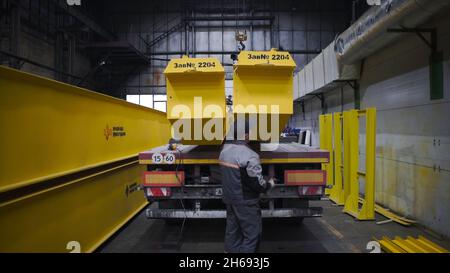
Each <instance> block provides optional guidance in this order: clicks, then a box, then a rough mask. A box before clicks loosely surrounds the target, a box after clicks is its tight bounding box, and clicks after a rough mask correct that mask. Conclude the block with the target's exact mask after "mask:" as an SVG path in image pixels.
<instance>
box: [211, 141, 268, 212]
mask: <svg viewBox="0 0 450 273" xmlns="http://www.w3.org/2000/svg"><path fill="white" fill-rule="evenodd" d="M219 161H220V165H221V167H222V187H223V201H224V202H225V203H226V204H243V205H246V204H248V205H251V204H256V203H258V202H259V195H260V193H262V192H265V191H266V190H267V183H266V181H265V180H264V178H263V176H262V168H261V162H260V159H259V155H258V154H257V153H256V152H254V151H253V150H252V149H250V147H248V145H246V144H245V142H244V141H236V142H233V143H227V144H225V145H224V147H223V149H222V152H221V153H220V157H219Z"/></svg>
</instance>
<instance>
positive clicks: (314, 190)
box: [298, 186, 323, 196]
mask: <svg viewBox="0 0 450 273" xmlns="http://www.w3.org/2000/svg"><path fill="white" fill-rule="evenodd" d="M298 194H299V195H301V196H307V195H323V186H301V187H298Z"/></svg>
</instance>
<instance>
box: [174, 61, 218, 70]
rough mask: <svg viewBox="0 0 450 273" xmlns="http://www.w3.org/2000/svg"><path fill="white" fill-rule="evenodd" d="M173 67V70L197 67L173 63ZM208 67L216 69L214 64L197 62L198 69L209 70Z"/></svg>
mask: <svg viewBox="0 0 450 273" xmlns="http://www.w3.org/2000/svg"><path fill="white" fill-rule="evenodd" d="M173 67H174V68H175V69H183V68H196V67H197V65H196V64H195V63H184V64H180V63H174V65H173ZM210 67H216V63H215V62H199V63H198V68H210Z"/></svg>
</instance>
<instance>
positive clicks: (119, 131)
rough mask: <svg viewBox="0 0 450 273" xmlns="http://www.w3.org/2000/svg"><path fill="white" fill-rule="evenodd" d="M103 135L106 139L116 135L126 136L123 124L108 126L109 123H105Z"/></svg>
mask: <svg viewBox="0 0 450 273" xmlns="http://www.w3.org/2000/svg"><path fill="white" fill-rule="evenodd" d="M103 135H104V136H105V138H106V140H110V139H111V138H116V137H126V136H127V132H126V131H125V128H124V127H123V126H114V127H112V128H110V127H109V125H106V128H105V129H104V130H103Z"/></svg>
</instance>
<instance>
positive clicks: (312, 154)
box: [139, 143, 330, 165]
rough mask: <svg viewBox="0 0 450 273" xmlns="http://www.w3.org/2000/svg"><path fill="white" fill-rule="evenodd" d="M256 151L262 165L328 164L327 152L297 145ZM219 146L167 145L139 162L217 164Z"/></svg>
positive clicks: (147, 153)
mask: <svg viewBox="0 0 450 273" xmlns="http://www.w3.org/2000/svg"><path fill="white" fill-rule="evenodd" d="M258 149H259V150H258V151H257V152H258V153H259V155H260V157H261V162H262V164H295V163H328V162H329V160H330V154H329V152H327V151H325V150H319V149H316V148H312V147H309V146H305V145H301V144H297V143H280V144H261V146H260V147H259V148H258ZM168 154H172V155H174V156H175V160H174V161H172V160H171V161H170V162H164V161H163V162H161V161H158V163H155V162H154V158H155V156H156V157H158V158H161V157H162V158H165V157H166V155H168ZM219 154H220V146H196V145H180V146H178V151H170V150H168V147H167V145H166V146H161V147H157V148H154V149H152V150H150V151H145V152H142V153H140V154H139V162H140V164H144V165H161V164H188V165H193V164H205V165H206V164H219Z"/></svg>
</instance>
